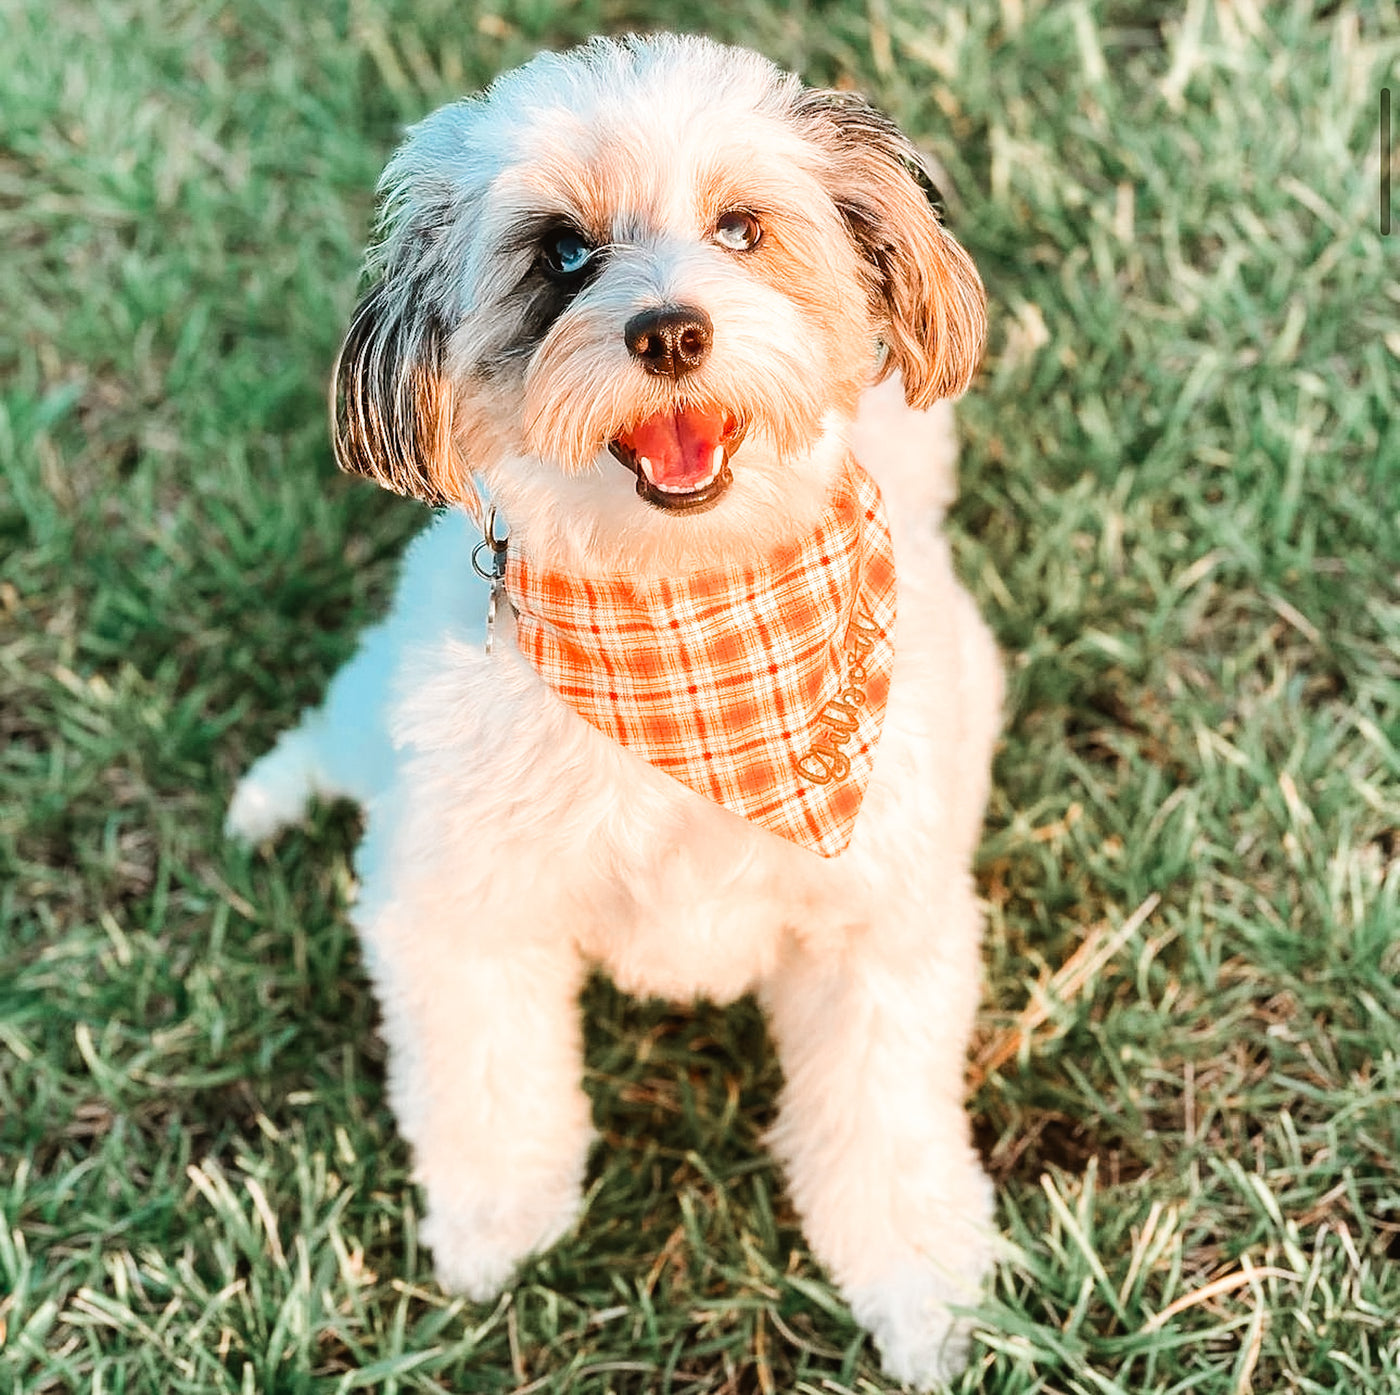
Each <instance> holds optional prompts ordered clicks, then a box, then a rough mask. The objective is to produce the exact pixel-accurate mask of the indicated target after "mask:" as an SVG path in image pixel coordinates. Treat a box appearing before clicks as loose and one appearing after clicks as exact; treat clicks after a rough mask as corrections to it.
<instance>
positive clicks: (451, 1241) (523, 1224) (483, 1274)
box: [419, 1190, 582, 1303]
mask: <svg viewBox="0 0 1400 1395" xmlns="http://www.w3.org/2000/svg"><path fill="white" fill-rule="evenodd" d="M581 1206H582V1197H580V1196H579V1194H578V1192H577V1190H575V1191H574V1192H572V1194H571V1195H570V1196H569V1197H568V1198H567V1200H566V1201H564V1202H563V1203H561V1204H557V1205H555V1206H553V1207H549V1208H545V1207H541V1206H539V1205H525V1206H520V1207H517V1208H511V1209H510V1210H506V1209H504V1208H500V1207H495V1208H492V1211H491V1214H490V1215H489V1217H488V1216H486V1215H483V1213H482V1208H479V1207H468V1208H463V1209H455V1210H454V1209H453V1208H451V1207H444V1206H439V1205H434V1204H433V1203H432V1202H431V1201H430V1203H429V1206H428V1214H427V1215H426V1216H425V1217H424V1218H423V1224H422V1226H421V1227H420V1229H419V1234H420V1235H421V1237H422V1239H423V1241H424V1243H425V1244H426V1245H427V1246H428V1248H429V1249H430V1250H431V1251H432V1253H433V1273H434V1275H435V1277H436V1278H437V1281H438V1286H439V1287H440V1288H441V1289H442V1290H443V1291H444V1292H446V1293H461V1294H465V1295H466V1297H468V1298H470V1299H471V1300H472V1301H473V1302H474V1303H486V1302H489V1301H490V1300H491V1299H492V1298H494V1297H495V1296H496V1295H497V1294H498V1293H500V1291H501V1290H502V1289H503V1288H505V1286H506V1285H507V1284H508V1283H509V1282H510V1280H511V1278H512V1277H513V1276H514V1274H515V1271H516V1270H517V1269H518V1268H519V1267H520V1266H521V1264H522V1263H523V1262H524V1261H525V1260H526V1259H528V1258H529V1257H530V1256H531V1255H532V1254H538V1253H539V1252H540V1251H541V1250H547V1249H548V1248H549V1247H550V1246H551V1245H553V1244H554V1242H555V1241H556V1240H558V1239H560V1237H561V1236H563V1235H564V1234H566V1233H567V1232H568V1231H569V1230H571V1229H572V1228H573V1226H574V1223H575V1222H576V1221H577V1220H578V1215H579V1210H580V1209H581Z"/></svg>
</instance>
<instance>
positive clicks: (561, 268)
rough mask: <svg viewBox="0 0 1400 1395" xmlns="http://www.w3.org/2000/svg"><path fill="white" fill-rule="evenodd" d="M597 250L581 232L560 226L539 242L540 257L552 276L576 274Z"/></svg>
mask: <svg viewBox="0 0 1400 1395" xmlns="http://www.w3.org/2000/svg"><path fill="white" fill-rule="evenodd" d="M597 250H598V249H597V248H596V247H594V246H593V244H592V243H591V242H589V241H588V239H587V238H586V237H584V236H583V234H582V233H580V232H576V231H575V230H574V229H573V228H561V229H560V230H559V231H558V232H552V233H550V234H549V235H548V236H547V237H546V238H545V239H544V241H543V242H541V243H540V259H541V260H542V261H543V262H544V267H545V270H546V271H548V272H550V273H551V274H552V275H554V276H577V275H578V273H579V272H580V271H582V270H583V269H584V267H586V266H587V265H588V263H589V260H590V259H591V258H592V256H593V254H594V252H596V251H597Z"/></svg>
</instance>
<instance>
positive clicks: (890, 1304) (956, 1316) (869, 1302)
mask: <svg viewBox="0 0 1400 1395" xmlns="http://www.w3.org/2000/svg"><path fill="white" fill-rule="evenodd" d="M991 1264H992V1255H991V1247H990V1244H986V1245H977V1246H975V1247H974V1250H973V1251H971V1252H968V1251H965V1252H964V1253H963V1254H961V1255H960V1256H959V1257H958V1259H957V1261H956V1263H955V1266H948V1265H944V1264H941V1263H939V1262H938V1261H937V1260H936V1259H929V1258H922V1257H921V1258H919V1259H914V1260H910V1261H908V1262H907V1263H905V1264H903V1265H901V1266H900V1267H899V1268H898V1269H896V1270H894V1271H892V1272H891V1273H888V1274H885V1275H882V1276H881V1277H880V1278H878V1279H876V1280H874V1281H872V1282H870V1283H864V1284H859V1285H851V1286H850V1287H848V1288H847V1290H846V1297H847V1299H848V1301H849V1302H850V1305H851V1311H852V1313H853V1314H854V1315H855V1318H856V1321H857V1322H859V1323H860V1325H861V1326H862V1327H864V1328H866V1329H867V1330H868V1331H869V1332H870V1334H871V1336H872V1337H874V1339H875V1345H876V1347H877V1348H878V1350H879V1352H880V1362H881V1365H882V1366H883V1367H884V1369H885V1372H886V1374H887V1375H889V1376H892V1377H893V1378H894V1379H895V1380H899V1381H904V1382H905V1383H906V1384H908V1385H911V1386H913V1388H914V1389H915V1390H933V1389H935V1388H936V1387H937V1386H939V1385H941V1384H942V1383H944V1382H947V1381H951V1380H953V1379H954V1378H956V1377H957V1376H958V1375H960V1374H961V1373H962V1370H963V1368H964V1367H965V1366H966V1365H967V1358H968V1350H969V1347H970V1345H971V1339H972V1327H973V1320H972V1318H971V1317H969V1316H968V1315H967V1313H966V1311H965V1310H966V1309H968V1308H971V1307H973V1306H974V1305H975V1304H976V1303H977V1301H978V1299H979V1298H980V1297H981V1293H982V1283H983V1280H984V1279H985V1277H986V1274H987V1271H988V1270H989V1269H990V1268H991Z"/></svg>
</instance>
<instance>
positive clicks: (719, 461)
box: [710, 446, 724, 475]
mask: <svg viewBox="0 0 1400 1395" xmlns="http://www.w3.org/2000/svg"><path fill="white" fill-rule="evenodd" d="M722 469H724V447H723V446H716V447H715V453H714V455H713V456H711V457H710V473H711V474H712V475H717V474H719V472H720V471H721V470H722Z"/></svg>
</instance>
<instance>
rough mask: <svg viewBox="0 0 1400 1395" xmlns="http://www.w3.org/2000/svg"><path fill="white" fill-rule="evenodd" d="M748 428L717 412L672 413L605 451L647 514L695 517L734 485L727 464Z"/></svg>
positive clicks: (713, 409) (641, 424)
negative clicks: (633, 480) (633, 481)
mask: <svg viewBox="0 0 1400 1395" xmlns="http://www.w3.org/2000/svg"><path fill="white" fill-rule="evenodd" d="M747 429H748V423H747V422H745V421H742V420H741V419H740V418H739V417H736V416H735V415H734V413H733V412H728V411H725V410H724V409H723V408H720V407H676V408H671V409H668V410H666V411H663V412H657V414H656V415H655V416H653V417H648V418H647V419H646V420H645V421H640V422H638V423H637V424H636V425H635V426H632V427H629V428H628V429H627V430H626V431H621V432H619V433H618V434H617V435H616V436H615V437H613V439H612V440H611V441H609V442H608V449H609V450H610V451H612V453H613V454H614V455H615V456H616V457H617V458H618V459H619V460H620V461H621V462H622V463H623V464H624V465H625V466H627V468H628V469H629V470H631V471H632V473H633V474H635V475H636V477H637V493H638V495H639V496H640V497H641V498H643V499H645V500H646V501H647V503H648V504H650V505H651V506H652V507H653V508H658V509H665V510H666V511H667V512H669V513H700V512H702V511H703V510H705V509H709V508H713V507H714V506H715V505H716V504H717V503H718V502H719V501H720V498H721V497H722V496H723V494H724V492H725V490H727V489H728V488H729V486H730V485H731V484H733V483H734V476H733V475H732V474H731V473H730V471H729V459H730V457H731V456H732V455H733V454H734V452H735V451H736V450H738V449H739V446H740V443H741V442H742V441H743V439H744V432H745V431H746V430H747Z"/></svg>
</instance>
